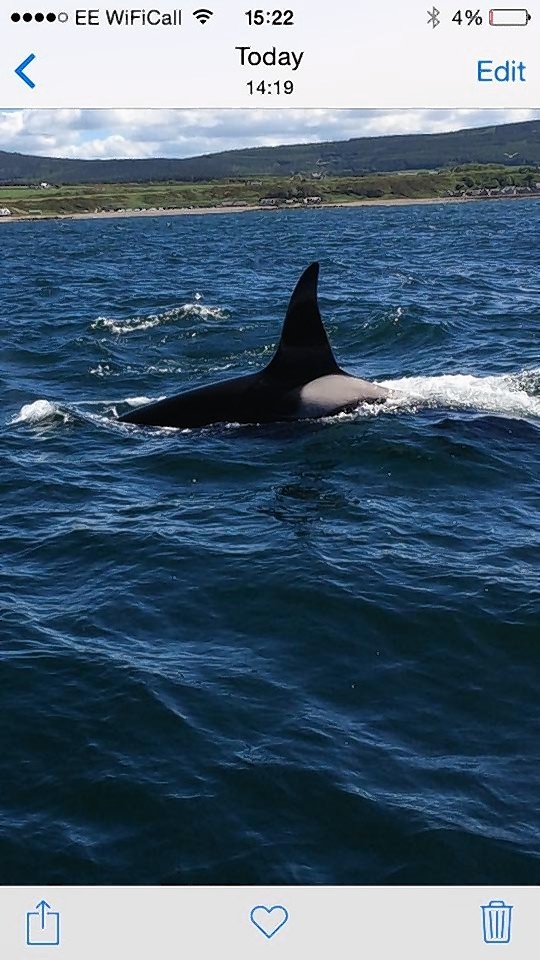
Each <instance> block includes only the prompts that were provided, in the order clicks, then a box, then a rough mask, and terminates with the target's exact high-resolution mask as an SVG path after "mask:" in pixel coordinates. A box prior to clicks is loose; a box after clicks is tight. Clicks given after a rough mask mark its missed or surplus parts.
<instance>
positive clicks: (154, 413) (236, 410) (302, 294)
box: [120, 263, 346, 427]
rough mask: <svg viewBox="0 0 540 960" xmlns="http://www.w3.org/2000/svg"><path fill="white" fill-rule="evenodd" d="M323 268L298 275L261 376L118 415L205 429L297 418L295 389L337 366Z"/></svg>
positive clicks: (200, 389) (147, 422)
mask: <svg viewBox="0 0 540 960" xmlns="http://www.w3.org/2000/svg"><path fill="white" fill-rule="evenodd" d="M318 279H319V264H318V263H312V264H311V266H309V267H308V268H307V270H305V271H304V273H303V274H302V276H301V277H300V279H299V281H298V283H297V284H296V287H295V289H294V292H293V295H292V297H291V299H290V302H289V307H288V309H287V314H286V316H285V321H284V324H283V330H282V332H281V338H280V341H279V344H278V347H277V350H276V353H275V354H274V357H273V358H272V360H271V361H270V363H269V364H268V366H267V367H265V368H264V369H263V370H261V371H260V372H259V373H252V374H248V375H247V376H244V377H236V378H235V379H234V380H225V381H223V382H221V383H214V384H211V385H210V386H208V387H197V388H196V389H195V390H188V391H186V392H185V393H179V394H178V395H177V396H174V397H168V398H167V399H165V400H159V401H158V402H157V403H150V404H148V405H147V406H145V407H141V408H139V409H137V410H132V411H131V412H130V413H127V414H124V416H122V417H120V420H122V421H123V422H124V423H138V424H144V425H148V426H161V427H203V426H207V425H208V424H211V423H269V422H273V421H276V420H287V419H293V418H294V416H295V409H296V406H297V390H298V388H300V387H302V386H304V385H305V384H306V383H310V382H311V381H312V380H316V379H317V378H318V377H324V376H327V375H328V374H342V375H346V374H344V371H343V370H340V368H339V367H338V365H337V363H336V360H335V358H334V355H333V353H332V349H331V347H330V344H329V342H328V337H327V336H326V331H325V329H324V326H323V322H322V319H321V315H320V312H319V305H318V301H317V284H318Z"/></svg>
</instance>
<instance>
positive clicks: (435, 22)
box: [426, 7, 441, 29]
mask: <svg viewBox="0 0 540 960" xmlns="http://www.w3.org/2000/svg"><path fill="white" fill-rule="evenodd" d="M426 12H427V15H428V17H429V20H428V23H429V24H430V25H431V26H432V27H433V29H435V27H438V26H439V24H440V22H441V21H440V20H439V14H440V12H441V11H440V10H437V7H433V10H427V11H426Z"/></svg>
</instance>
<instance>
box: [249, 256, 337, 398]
mask: <svg viewBox="0 0 540 960" xmlns="http://www.w3.org/2000/svg"><path fill="white" fill-rule="evenodd" d="M318 279H319V264H318V263H312V264H311V266H309V267H308V268H307V270H304V272H303V274H302V276H301V277H300V279H299V281H298V283H297V284H296V287H295V288H294V292H293V295H292V297H291V299H290V302H289V307H288V309H287V314H286V317H285V322H284V324H283V330H282V331H281V339H280V341H279V344H278V348H277V350H276V352H275V354H274V357H273V359H272V360H271V361H270V363H269V364H268V366H267V367H266V370H265V372H266V373H268V374H269V375H270V376H271V377H274V378H275V379H277V380H280V381H281V382H282V383H285V384H287V385H288V386H289V387H291V388H292V387H295V386H300V385H301V384H304V383H309V382H310V381H311V380H316V379H317V377H324V376H326V375H327V374H329V373H341V371H340V369H339V367H338V365H337V363H336V360H335V358H334V354H333V353H332V348H331V346H330V344H329V342H328V337H327V336H326V331H325V329H324V326H323V322H322V319H321V315H320V313H319V304H318V302H317V282H318Z"/></svg>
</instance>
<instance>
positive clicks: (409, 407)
mask: <svg viewBox="0 0 540 960" xmlns="http://www.w3.org/2000/svg"><path fill="white" fill-rule="evenodd" d="M378 382H379V383H380V385H381V386H383V387H387V389H389V390H391V391H392V392H393V396H391V397H390V398H389V399H388V400H386V401H385V402H384V403H381V404H378V405H374V404H372V403H362V404H360V405H359V406H358V408H357V410H355V411H354V412H353V413H341V414H337V415H336V417H328V418H325V419H328V420H335V419H336V418H339V419H350V418H351V417H353V418H354V417H355V416H358V414H360V415H361V416H362V417H365V416H380V415H381V414H385V413H399V412H407V413H415V412H418V411H419V410H421V409H426V408H443V409H444V408H446V409H449V408H450V409H453V410H468V411H483V412H489V413H499V414H504V415H505V416H507V417H519V418H522V417H534V418H540V369H539V370H527V371H522V372H521V373H517V374H511V375H504V376H490V377H474V376H472V375H470V374H459V373H456V374H441V375H439V376H434V377H402V378H400V379H397V380H381V381H378ZM163 399H164V397H163V396H159V397H147V396H136V397H124V398H121V399H114V400H88V401H81V403H80V404H79V407H100V408H101V411H102V412H101V414H97V415H96V414H91V413H84V412H83V411H81V410H79V409H78V408H77V409H75V408H67V407H66V406H62V405H61V404H58V403H51V401H49V400H35V401H34V402H33V403H27V404H24V406H22V407H21V409H20V410H19V412H18V413H17V414H16V415H15V416H14V417H12V419H11V420H9V421H8V423H9V425H10V426H13V425H15V424H20V423H25V424H28V425H35V424H40V423H41V424H42V423H45V422H54V421H59V422H63V423H66V422H67V421H68V420H71V419H73V418H74V417H75V416H77V415H78V416H79V417H81V418H82V419H89V420H93V421H94V420H100V421H103V422H104V423H107V424H108V425H110V423H111V422H114V421H111V414H112V416H113V417H116V416H117V409H118V407H120V406H121V405H122V404H127V405H128V406H130V407H140V406H144V404H146V403H153V402H156V401H157V400H163ZM229 426H231V425H230V424H229ZM233 426H234V425H233Z"/></svg>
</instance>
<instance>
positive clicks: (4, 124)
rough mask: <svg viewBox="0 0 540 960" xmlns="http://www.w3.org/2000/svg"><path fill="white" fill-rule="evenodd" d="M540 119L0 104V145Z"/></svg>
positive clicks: (49, 147)
mask: <svg viewBox="0 0 540 960" xmlns="http://www.w3.org/2000/svg"><path fill="white" fill-rule="evenodd" d="M536 119H540V110H364V109H362V110H294V109H288V110H275V109H274V110H268V109H267V110H256V109H251V110H0V150H8V151H13V152H16V153H26V154H34V155H39V156H51V157H53V156H54V157H78V158H85V159H109V158H124V157H132V158H147V157H193V156H198V155H200V154H203V153H217V152H219V151H221V150H230V149H235V148H239V147H257V146H275V145H277V144H284V143H307V142H315V141H321V140H347V139H349V138H351V137H363V136H379V135H382V136H384V135H388V134H399V133H439V132H443V131H446V130H459V129H462V128H464V127H481V126H489V125H491V124H501V123H516V122H519V121H522V120H536Z"/></svg>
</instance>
